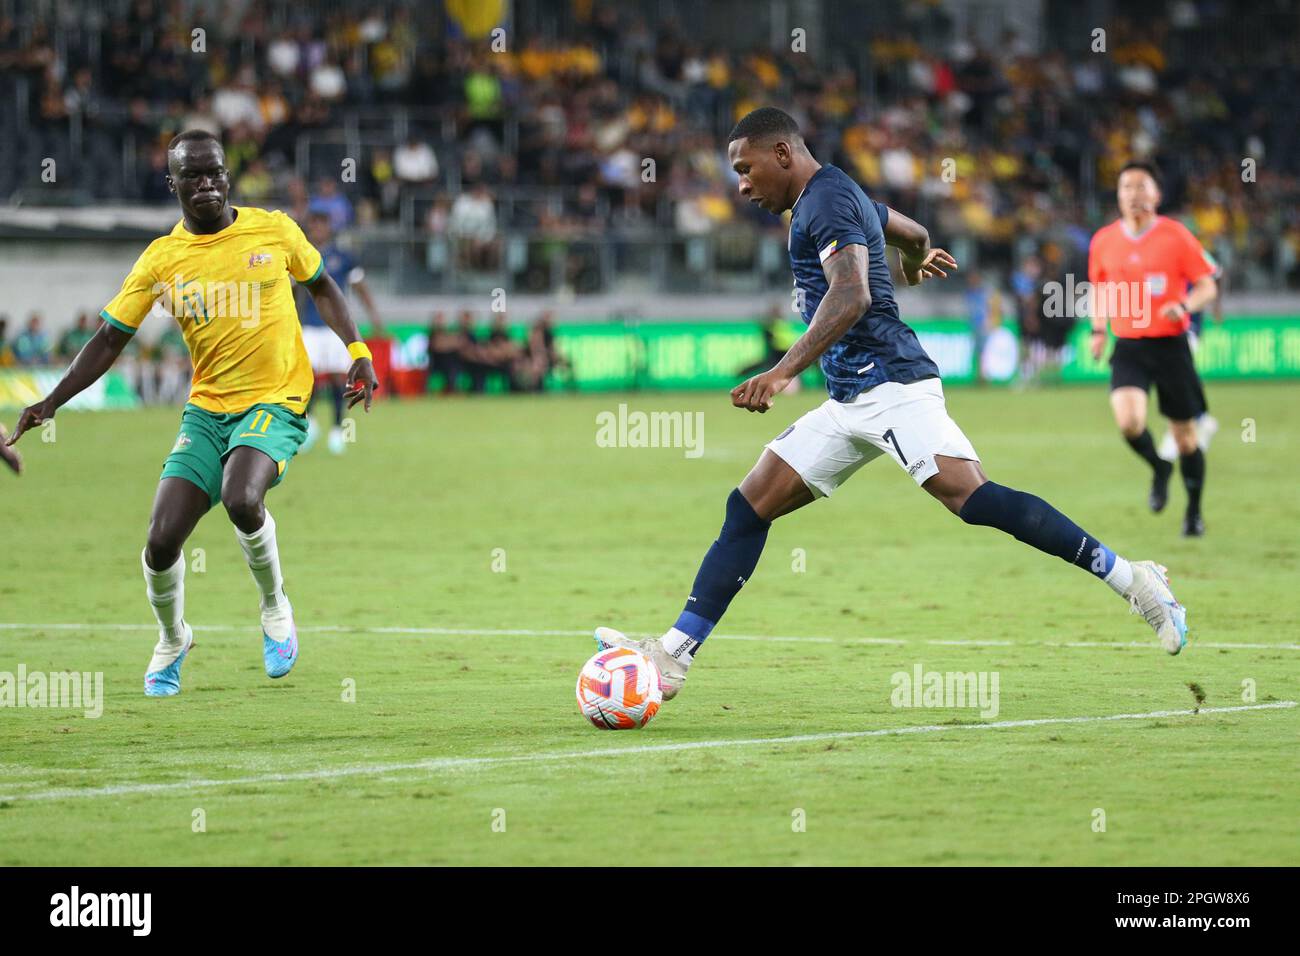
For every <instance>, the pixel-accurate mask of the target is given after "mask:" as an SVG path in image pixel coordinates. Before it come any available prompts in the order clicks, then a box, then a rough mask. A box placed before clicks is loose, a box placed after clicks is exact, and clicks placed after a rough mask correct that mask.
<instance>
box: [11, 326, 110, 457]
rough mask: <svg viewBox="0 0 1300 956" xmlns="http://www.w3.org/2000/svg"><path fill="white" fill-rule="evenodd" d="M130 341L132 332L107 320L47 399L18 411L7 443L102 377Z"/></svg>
mask: <svg viewBox="0 0 1300 956" xmlns="http://www.w3.org/2000/svg"><path fill="white" fill-rule="evenodd" d="M130 341H131V336H129V335H128V334H127V333H125V332H123V331H122V330H121V329H118V328H115V327H113V326H111V325H109V324H108V323H107V322H104V323H102V324H101V325H100V327H99V331H98V332H96V333H95V334H94V336H93V337H91V340H90V341H89V342H87V343H86V344H85V346H83V347H82V349H81V351H80V352H78V353H77V357H76V358H74V359H73V360H72V364H71V365H70V366H68V370H67V372H65V373H64V375H63V378H62V379H60V380H59V384H57V385H55V386H54V389H53V391H51V392H50V394H49V395H47V396H45V399H44V400H43V401H39V402H37V403H36V404H35V405H28V406H27V407H26V408H24V409H23V410H22V412H21V413H20V414H19V415H18V424H17V425H15V426H14V433H13V435H11V436H10V438H9V440H8V441H7V442H6V443H5V444H7V445H12V444H13V443H14V442H16V441H17V440H18V439H19V438H21V437H22V434H23V432H25V431H27V429H29V428H34V427H36V426H37V425H41V424H43V423H44V422H45V421H46V420H47V419H50V418H53V417H54V413H55V412H57V411H58V410H59V409H60V408H62V407H63V406H64V405H65V404H67V402H68V401H69V399H71V398H72V397H73V396H75V395H77V394H78V393H79V392H81V391H83V390H84V389H87V388H89V387H90V386H91V385H93V384H94V383H95V382H97V381H99V377H100V376H101V375H103V374H104V373H105V372H107V371H108V370H109V369H110V368H111V367H112V365H113V363H114V362H116V361H117V357H118V356H119V355H121V354H122V349H124V348H126V344H127V343H128V342H130Z"/></svg>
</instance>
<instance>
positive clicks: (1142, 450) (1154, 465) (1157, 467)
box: [1124, 428, 1172, 474]
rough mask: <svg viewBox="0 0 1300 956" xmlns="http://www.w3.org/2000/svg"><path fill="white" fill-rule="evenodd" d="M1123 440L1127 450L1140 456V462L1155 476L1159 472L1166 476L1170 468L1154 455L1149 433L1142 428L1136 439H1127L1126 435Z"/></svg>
mask: <svg viewBox="0 0 1300 956" xmlns="http://www.w3.org/2000/svg"><path fill="white" fill-rule="evenodd" d="M1124 440H1125V441H1126V442H1128V447H1129V448H1132V449H1133V450H1134V451H1135V452H1137V453H1138V455H1139V456H1141V458H1142V460H1143V461H1145V462H1146V463H1147V464H1148V465H1150V466H1151V470H1152V471H1154V472H1155V473H1156V474H1160V473H1161V472H1164V473H1165V474H1168V472H1169V469H1170V468H1171V467H1172V466H1171V465H1170V464H1169V463H1168V462H1167V461H1165V460H1164V459H1163V458H1161V457H1160V456H1159V455H1157V454H1156V443H1155V442H1154V441H1152V440H1151V432H1150V431H1149V430H1148V429H1145V428H1144V429H1143V430H1142V434H1141V435H1138V437H1137V438H1129V437H1128V436H1127V435H1126V436H1124Z"/></svg>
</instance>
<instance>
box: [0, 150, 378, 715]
mask: <svg viewBox="0 0 1300 956" xmlns="http://www.w3.org/2000/svg"><path fill="white" fill-rule="evenodd" d="M167 165H168V171H169V175H168V177H167V185H168V188H169V189H170V190H171V191H172V193H173V194H175V196H176V198H177V200H178V202H179V203H180V207H181V214H182V217H181V220H180V222H178V223H177V224H176V227H175V228H174V229H172V231H171V232H170V233H168V234H167V235H165V236H162V237H161V238H159V239H155V240H154V241H153V242H152V243H150V244H149V247H148V248H147V249H145V251H144V253H143V254H142V255H141V256H140V258H139V259H138V260H137V261H136V263H135V265H134V266H133V267H132V269H131V272H130V274H129V275H127V277H126V281H124V282H123V283H122V288H121V291H119V292H118V294H117V295H116V296H115V297H114V298H113V300H112V301H111V302H109V304H108V305H107V306H106V307H105V308H104V310H103V311H102V312H101V313H100V317H101V318H102V319H103V323H102V324H101V325H100V327H99V329H98V331H97V332H96V333H95V335H94V337H93V338H92V339H91V340H90V341H89V342H88V343H86V345H85V347H84V348H82V350H81V351H80V352H79V353H78V354H77V357H76V358H75V359H73V362H72V365H71V366H70V367H69V368H68V371H67V373H66V374H65V375H64V376H63V378H62V380H60V381H59V383H58V384H57V385H56V386H55V387H54V389H53V390H52V391H51V392H50V394H49V395H48V396H46V397H45V399H44V400H43V401H40V402H37V403H36V404H35V405H30V406H28V407H27V408H25V409H23V411H22V413H21V414H20V415H19V416H18V424H17V426H16V427H15V429H14V434H13V437H12V438H10V439H9V440H8V444H10V445H12V444H13V443H14V442H16V441H17V440H18V439H19V438H20V437H21V436H22V434H23V433H24V432H25V431H27V430H28V429H30V428H33V427H35V426H37V425H40V424H42V423H43V422H45V421H47V420H48V419H51V418H53V417H54V414H55V412H56V411H58V409H59V408H60V407H61V406H63V405H64V403H66V402H67V401H68V400H69V399H71V398H72V397H73V396H74V395H76V394H78V393H79V392H81V391H82V390H83V389H85V388H87V387H89V386H90V385H91V384H93V383H94V382H95V381H97V380H98V379H99V377H100V376H102V375H103V374H104V373H105V372H106V371H108V369H109V368H110V367H111V366H112V364H113V363H114V362H115V361H116V360H117V357H118V356H119V355H120V354H121V352H122V350H123V349H124V348H125V347H126V345H127V343H129V342H130V341H131V337H132V336H133V335H134V334H135V332H136V330H137V329H138V328H139V327H140V324H141V323H142V322H143V321H144V318H145V316H146V315H148V313H149V311H150V310H151V309H152V308H153V307H154V305H155V303H158V302H161V303H162V304H163V306H164V307H165V308H167V309H168V310H169V311H170V312H171V314H172V315H174V316H175V317H176V320H177V322H179V324H180V327H181V331H182V333H183V335H184V337H185V344H186V346H187V347H188V348H189V351H190V356H191V358H192V360H193V365H194V379H193V383H192V385H191V388H190V398H189V402H188V403H187V404H186V405H185V409H184V411H183V412H182V414H181V428H180V434H179V435H178V436H177V438H176V443H175V445H174V446H173V447H172V451H171V454H170V455H168V456H167V460H166V462H165V464H164V465H163V471H162V478H161V480H160V481H159V483H158V492H157V494H156V496H155V498H154V503H153V514H152V515H151V516H150V519H149V532H148V537H147V542H146V544H145V548H144V552H143V554H142V555H141V560H142V563H143V565H144V578H145V589H146V592H147V594H148V597H149V603H150V605H152V607H153V610H154V615H155V617H156V618H157V619H158V625H159V628H160V634H159V640H158V644H157V645H156V646H155V648H154V653H153V657H152V659H151V660H150V662H149V667H148V670H147V671H146V672H145V680H144V692H145V694H146V695H147V696H150V697H170V696H173V695H175V694H178V693H180V672H181V664H182V663H184V661H185V657H186V655H187V654H188V653H189V650H190V646H191V645H192V644H193V642H194V633H193V630H192V629H191V628H190V625H189V624H188V623H186V621H185V618H184V604H185V587H184V585H185V560H184V546H185V541H186V539H188V538H189V536H190V533H191V532H192V531H193V530H194V528H195V526H196V525H197V524H198V522H199V519H201V518H202V517H203V515H204V514H206V513H207V511H208V510H209V509H210V508H211V507H213V506H214V505H216V504H217V503H220V504H222V505H223V506H224V507H225V509H226V514H227V515H228V516H229V518H230V521H231V523H232V524H233V525H234V526H235V534H236V537H237V538H238V539H239V543H240V546H241V547H242V548H243V551H244V556H245V557H246V558H247V560H248V567H249V570H250V571H252V574H253V580H254V581H255V582H256V584H257V587H258V590H259V591H260V593H261V610H262V659H263V663H264V665H265V667H266V673H267V676H269V677H283V676H284V675H285V674H287V673H289V671H290V670H291V669H292V668H293V665H294V663H295V662H296V661H297V659H298V634H297V629H296V628H295V626H294V620H293V608H292V606H291V605H290V604H289V599H288V598H287V597H286V596H285V593H284V584H283V577H282V575H281V571H280V558H279V550H278V548H277V545H276V538H275V521H274V520H273V519H272V517H271V514H270V512H269V511H267V509H266V505H265V503H264V499H265V497H266V492H267V491H268V490H269V489H270V488H271V487H272V486H274V485H276V484H278V483H279V481H280V479H281V477H282V476H283V475H284V470H285V467H286V466H287V465H288V463H289V461H290V459H292V458H293V456H294V453H295V452H297V450H298V447H299V446H300V445H301V444H302V441H303V439H304V438H305V437H306V435H307V424H306V419H305V418H304V416H303V411H304V409H305V408H306V406H307V401H308V399H309V398H310V397H311V389H312V372H311V365H310V364H309V363H308V361H307V350H306V348H305V347H304V346H303V342H302V332H301V326H300V325H299V322H298V314H297V311H296V310H295V308H294V303H293V292H292V289H291V288H290V284H291V280H296V281H297V282H300V283H302V284H303V285H304V286H306V288H307V290H308V292H310V293H311V296H312V299H313V300H314V301H315V303H316V307H317V309H318V310H319V311H320V314H321V317H322V318H323V319H324V320H325V323H326V324H327V325H328V326H329V327H330V328H331V329H333V330H334V332H335V333H336V334H337V335H338V336H339V338H341V339H342V340H343V341H344V343H345V344H347V346H348V352H349V353H350V354H351V356H352V359H353V361H352V368H351V370H350V371H349V373H348V392H349V394H350V397H351V402H350V404H349V407H351V406H352V405H355V404H357V402H360V401H364V402H365V408H366V411H369V410H370V404H371V396H372V393H373V391H374V389H375V388H377V387H378V384H379V383H378V380H377V379H376V378H375V370H374V367H373V365H372V363H371V359H370V352H369V350H368V349H367V348H366V346H365V344H364V343H363V342H361V340H360V337H359V336H358V334H357V327H356V324H355V323H354V322H353V320H352V317H351V316H350V315H349V314H348V306H347V300H346V299H345V298H344V297H343V293H342V292H340V291H339V288H338V286H337V285H336V284H335V282H334V280H333V279H331V278H330V276H329V274H328V273H327V272H326V271H325V269H324V263H323V261H322V259H321V254H320V253H319V252H318V251H317V250H316V249H315V248H313V247H312V245H311V243H309V242H308V241H307V238H306V237H305V236H304V235H303V233H302V230H301V229H299V228H298V226H297V224H296V223H294V221H293V220H292V219H290V218H289V217H288V216H286V215H284V214H283V213H280V212H268V211H266V210H264V209H257V208H255V207H252V206H239V207H235V206H232V205H230V203H229V192H230V179H229V176H228V174H227V171H226V160H225V153H224V151H223V150H222V147H221V142H220V141H219V140H218V139H217V138H216V137H215V136H213V135H212V134H211V133H208V132H205V131H202V130H188V131H186V132H184V133H181V134H180V135H179V136H177V137H176V138H175V139H173V140H172V141H171V143H170V144H169V146H168V148H167Z"/></svg>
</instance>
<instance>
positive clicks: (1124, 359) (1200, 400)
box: [1110, 335, 1209, 422]
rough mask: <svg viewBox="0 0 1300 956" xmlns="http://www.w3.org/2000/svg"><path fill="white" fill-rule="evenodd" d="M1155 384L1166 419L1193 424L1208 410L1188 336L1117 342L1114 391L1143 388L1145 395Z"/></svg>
mask: <svg viewBox="0 0 1300 956" xmlns="http://www.w3.org/2000/svg"><path fill="white" fill-rule="evenodd" d="M1153 383H1154V384H1155V387H1156V397H1157V398H1158V399H1159V400H1160V414H1161V415H1163V416H1165V418H1168V419H1171V420H1172V421H1176V422H1185V421H1191V420H1192V419H1194V418H1199V417H1200V416H1201V415H1203V414H1204V413H1205V411H1206V410H1207V409H1208V408H1209V406H1208V405H1207V404H1206V402H1205V389H1204V388H1202V387H1201V377H1200V376H1199V375H1197V374H1196V365H1195V363H1194V362H1193V361H1192V349H1191V346H1189V345H1188V344H1187V336H1186V335H1166V336H1160V337H1159V338H1144V339H1116V340H1115V351H1114V352H1112V353H1111V356H1110V387H1111V390H1112V391H1114V390H1115V389H1117V388H1140V389H1142V391H1144V392H1145V391H1148V390H1149V389H1150V388H1151V385H1152V384H1153Z"/></svg>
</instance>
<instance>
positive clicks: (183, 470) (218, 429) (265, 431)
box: [162, 405, 307, 507]
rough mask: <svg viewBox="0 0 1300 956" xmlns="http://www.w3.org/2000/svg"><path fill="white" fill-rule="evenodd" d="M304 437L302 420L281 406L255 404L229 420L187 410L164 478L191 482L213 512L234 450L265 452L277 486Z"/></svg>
mask: <svg viewBox="0 0 1300 956" xmlns="http://www.w3.org/2000/svg"><path fill="white" fill-rule="evenodd" d="M306 437H307V418H306V416H304V415H295V414H294V413H293V412H291V411H289V409H287V408H285V407H284V406H283V405H254V406H253V407H252V408H250V409H248V410H247V411H244V412H237V413H234V414H229V415H218V414H217V413H216V412H209V411H205V410H204V409H202V408H198V407H196V406H194V405H186V406H185V410H184V411H183V412H182V413H181V431H180V434H179V435H177V436H176V444H175V445H174V446H173V447H172V453H171V454H170V455H168V456H167V461H166V462H165V463H164V464H163V470H162V477H164V478H184V479H186V480H187V481H191V482H193V483H194V484H196V485H198V486H199V487H200V488H202V489H203V490H204V491H206V492H207V493H208V504H209V507H215V506H216V505H217V503H218V502H220V501H221V473H222V468H223V467H224V466H225V463H226V458H227V457H228V456H229V455H230V453H231V452H232V451H234V450H235V449H236V448H238V447H239V446H240V445H247V446H248V447H250V448H256V449H258V450H259V451H263V452H266V454H267V456H268V457H269V458H270V459H271V460H272V461H274V462H275V463H276V465H278V466H279V474H278V475H276V476H275V481H273V482H271V486H272V487H275V486H276V485H278V484H279V483H280V479H281V478H283V477H284V469H285V468H286V467H287V466H288V464H289V459H291V458H292V457H293V456H294V455H295V454H297V453H298V448H299V446H300V445H302V443H303V441H304V440H305V439H306Z"/></svg>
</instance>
